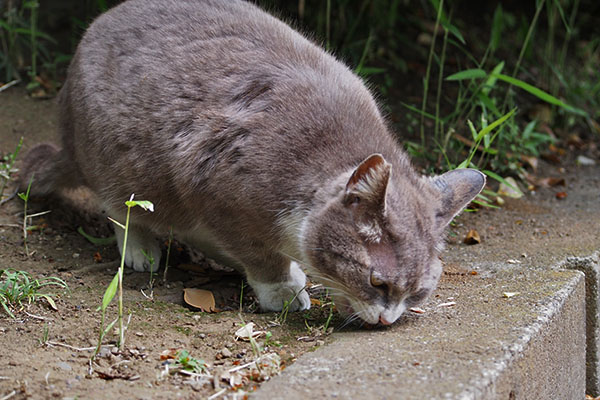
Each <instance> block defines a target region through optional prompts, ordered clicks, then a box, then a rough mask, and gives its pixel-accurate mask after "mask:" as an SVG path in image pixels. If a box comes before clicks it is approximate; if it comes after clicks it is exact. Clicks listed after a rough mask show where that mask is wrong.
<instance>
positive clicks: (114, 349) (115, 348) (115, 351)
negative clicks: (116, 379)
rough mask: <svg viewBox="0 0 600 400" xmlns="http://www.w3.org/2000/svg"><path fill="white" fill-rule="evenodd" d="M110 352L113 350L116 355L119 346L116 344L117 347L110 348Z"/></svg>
mask: <svg viewBox="0 0 600 400" xmlns="http://www.w3.org/2000/svg"><path fill="white" fill-rule="evenodd" d="M110 352H111V353H112V354H115V355H116V354H119V348H118V347H116V346H115V347H113V348H112V349H110Z"/></svg>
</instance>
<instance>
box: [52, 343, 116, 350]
mask: <svg viewBox="0 0 600 400" xmlns="http://www.w3.org/2000/svg"><path fill="white" fill-rule="evenodd" d="M46 343H47V344H49V345H50V346H61V347H66V348H67V349H71V350H75V351H92V350H95V349H96V347H95V346H94V347H75V346H71V345H68V344H64V343H58V342H53V341H51V340H48V341H47V342H46ZM102 347H108V348H113V347H115V346H113V345H111V344H108V345H103V346H102Z"/></svg>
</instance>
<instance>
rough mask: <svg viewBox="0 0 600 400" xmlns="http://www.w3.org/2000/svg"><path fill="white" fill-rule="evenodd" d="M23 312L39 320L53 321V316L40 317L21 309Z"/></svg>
mask: <svg viewBox="0 0 600 400" xmlns="http://www.w3.org/2000/svg"><path fill="white" fill-rule="evenodd" d="M23 312H24V313H25V314H27V315H28V316H30V317H31V318H35V319H39V320H41V321H53V320H54V319H53V318H46V317H41V316H39V315H35V314H30V313H28V312H27V311H25V310H23Z"/></svg>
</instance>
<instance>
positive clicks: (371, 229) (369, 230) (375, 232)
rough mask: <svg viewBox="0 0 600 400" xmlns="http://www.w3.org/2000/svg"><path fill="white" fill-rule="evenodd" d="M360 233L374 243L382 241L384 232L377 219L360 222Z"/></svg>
mask: <svg viewBox="0 0 600 400" xmlns="http://www.w3.org/2000/svg"><path fill="white" fill-rule="evenodd" d="M358 233H360V235H361V236H362V237H364V238H365V240H367V241H369V242H372V243H379V242H380V241H381V235H382V234H383V232H382V231H381V227H380V226H379V224H378V223H377V222H375V221H369V222H366V223H361V224H359V225H358Z"/></svg>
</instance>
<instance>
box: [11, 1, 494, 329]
mask: <svg viewBox="0 0 600 400" xmlns="http://www.w3.org/2000/svg"><path fill="white" fill-rule="evenodd" d="M59 104H60V129H61V134H62V145H63V147H62V149H60V150H59V149H57V148H55V147H54V146H52V145H48V144H42V145H39V146H38V147H36V148H34V149H32V151H31V152H30V153H29V155H28V156H27V157H26V159H25V161H24V168H23V174H22V175H23V176H22V178H21V182H22V185H24V186H26V183H27V182H28V181H29V178H30V177H31V175H32V174H33V173H34V172H35V175H34V183H33V186H32V194H33V195H37V196H45V195H49V194H51V193H55V192H57V191H59V190H62V189H65V188H70V187H75V186H79V185H85V186H87V187H89V188H90V189H91V190H92V191H93V192H94V193H95V195H96V196H97V197H98V198H99V199H100V201H101V202H102V204H103V206H104V207H105V209H106V210H107V212H108V213H109V214H110V215H111V216H113V217H114V218H116V219H117V220H121V221H122V220H124V211H125V207H124V205H123V202H124V201H125V200H127V199H128V198H129V197H130V195H131V194H132V193H135V195H136V198H137V199H147V200H150V201H152V202H154V205H155V210H156V211H155V212H154V213H148V212H143V211H141V210H134V211H135V213H134V214H132V215H133V216H132V221H133V223H132V226H131V228H130V237H129V242H128V246H127V251H126V263H127V265H129V266H130V267H133V268H134V269H135V270H137V271H142V270H147V269H148V268H149V265H148V261H147V259H146V257H145V256H144V255H143V254H142V250H146V251H147V252H151V253H152V254H153V255H154V256H155V258H157V256H159V255H160V247H159V244H158V242H157V240H156V239H155V238H156V237H157V236H161V235H165V233H166V232H168V231H169V228H170V227H172V228H173V231H174V232H175V234H176V236H177V237H179V238H180V239H181V240H183V241H184V242H186V243H189V244H190V245H192V246H194V247H197V248H199V249H202V250H203V251H205V252H206V253H207V254H208V255H209V256H212V257H216V258H217V259H219V260H222V261H223V260H224V261H225V262H226V263H228V264H230V265H231V266H234V267H236V268H237V269H239V270H241V271H243V272H244V273H245V274H246V277H247V278H248V282H249V283H250V285H251V286H252V287H253V288H254V291H255V293H256V294H257V296H258V299H259V301H260V305H261V307H262V309H263V310H273V311H275V310H280V309H282V307H283V304H284V302H285V301H289V300H291V299H292V298H293V302H292V303H291V306H290V310H304V309H308V308H309V307H310V299H309V296H308V294H307V293H306V291H304V290H302V289H303V287H304V286H305V283H306V276H305V274H304V272H303V270H302V268H303V269H305V270H306V271H307V272H308V273H309V275H311V276H313V277H314V278H315V279H316V280H318V281H320V282H322V283H323V284H324V285H325V286H327V287H329V288H330V289H331V291H332V293H333V295H334V298H335V299H336V304H337V305H338V308H339V309H341V310H345V311H347V312H349V313H352V316H353V317H354V318H361V319H362V320H363V321H365V322H367V323H371V324H375V323H378V322H379V323H382V324H390V323H392V322H394V321H396V320H397V319H398V317H399V316H400V315H401V314H402V312H403V311H404V310H405V309H406V308H407V307H412V306H415V305H417V304H419V303H421V302H423V301H424V300H425V299H426V298H427V297H428V296H429V294H430V293H431V292H432V291H433V289H434V288H435V286H436V285H437V282H438V279H439V277H440V274H441V270H442V267H441V263H440V261H439V259H438V254H439V252H440V249H441V248H442V245H443V236H444V235H443V232H444V229H445V227H446V225H447V224H448V223H449V222H450V221H451V220H452V218H453V217H454V216H455V215H456V214H457V213H458V212H460V211H461V210H462V209H463V208H464V207H465V205H467V204H468V203H469V202H470V201H471V200H472V199H473V198H474V197H475V196H476V195H477V194H478V193H479V192H480V190H481V189H482V188H483V186H484V184H485V177H484V175H483V174H481V173H480V172H478V171H475V170H468V169H464V170H455V171H452V172H448V173H446V174H444V175H441V176H439V177H436V178H428V177H422V176H420V175H418V174H417V173H416V172H415V170H414V169H413V167H412V166H411V164H410V162H409V160H408V158H407V156H406V154H405V153H404V152H403V151H402V150H401V148H400V147H399V145H398V144H397V143H396V141H395V140H394V139H393V137H392V136H391V134H390V133H389V131H388V128H387V126H386V122H385V120H384V118H382V116H381V113H380V111H379V110H378V108H377V104H376V103H375V101H374V100H373V97H372V95H371V94H370V93H369V91H368V90H367V89H366V87H365V85H364V84H363V82H362V81H361V80H360V78H358V77H357V76H356V75H354V74H353V73H352V72H351V71H350V70H349V69H348V67H346V66H345V65H343V64H342V63H340V62H339V61H337V60H336V59H335V58H334V57H332V56H331V55H330V54H328V53H326V52H325V51H323V50H322V49H321V48H319V47H317V46H316V45H315V44H313V43H311V42H310V41H309V40H307V39H306V38H304V37H303V36H302V35H300V34H299V33H297V32H296V31H294V30H293V29H291V28H290V27H289V26H287V25H286V24H284V23H283V22H281V21H279V20H277V19H276V18H274V17H272V16H271V15H269V14H267V13H265V12H264V11H261V10H260V9H259V8H257V7H256V6H254V5H252V4H250V3H247V2H244V1H239V0H129V1H126V2H124V3H123V4H121V5H119V6H117V7H115V8H114V9H112V10H110V11H108V12H107V13H105V14H104V15H102V16H100V17H99V18H98V19H97V20H96V21H94V23H93V24H92V25H91V26H90V28H89V29H88V30H87V32H86V34H85V35H84V37H83V39H82V40H81V43H80V44H79V47H78V49H77V52H76V54H75V56H74V58H73V60H72V62H71V66H70V68H69V74H68V79H67V80H66V82H65V85H64V87H63V88H62V90H61V92H60V95H59ZM115 231H116V235H117V239H118V242H119V243H121V242H122V239H123V231H122V229H120V228H116V229H115ZM119 250H120V251H121V252H122V251H123V249H121V248H120V249H119ZM300 266H302V268H301V267H300ZM294 296H295V297H294Z"/></svg>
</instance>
